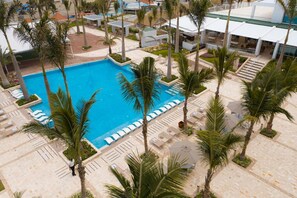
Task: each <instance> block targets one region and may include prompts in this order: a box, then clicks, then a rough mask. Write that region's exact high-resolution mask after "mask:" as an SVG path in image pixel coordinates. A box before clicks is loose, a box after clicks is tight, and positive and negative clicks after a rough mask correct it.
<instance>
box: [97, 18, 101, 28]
mask: <svg viewBox="0 0 297 198" xmlns="http://www.w3.org/2000/svg"><path fill="white" fill-rule="evenodd" d="M100 26H101V20H100V19H98V20H97V27H100Z"/></svg>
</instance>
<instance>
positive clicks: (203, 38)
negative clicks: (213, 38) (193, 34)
mask: <svg viewBox="0 0 297 198" xmlns="http://www.w3.org/2000/svg"><path fill="white" fill-rule="evenodd" d="M205 37H206V30H204V31H202V32H201V39H200V42H201V43H202V44H205Z"/></svg>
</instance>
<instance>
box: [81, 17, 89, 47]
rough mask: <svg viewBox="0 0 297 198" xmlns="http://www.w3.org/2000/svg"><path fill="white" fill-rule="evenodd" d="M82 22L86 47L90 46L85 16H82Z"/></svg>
mask: <svg viewBox="0 0 297 198" xmlns="http://www.w3.org/2000/svg"><path fill="white" fill-rule="evenodd" d="M81 24H82V28H83V33H84V45H85V47H88V46H89V45H88V41H87V35H86V29H85V22H84V18H83V17H82V18H81Z"/></svg>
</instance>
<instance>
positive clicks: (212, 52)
mask: <svg viewBox="0 0 297 198" xmlns="http://www.w3.org/2000/svg"><path fill="white" fill-rule="evenodd" d="M215 51H216V50H215V49H208V50H207V53H208V54H214V52H215Z"/></svg>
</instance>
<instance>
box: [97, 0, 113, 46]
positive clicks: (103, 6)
mask: <svg viewBox="0 0 297 198" xmlns="http://www.w3.org/2000/svg"><path fill="white" fill-rule="evenodd" d="M96 6H97V7H98V9H99V12H100V13H101V14H102V16H103V21H104V32H105V41H104V42H105V43H108V39H109V37H108V29H107V20H106V15H107V13H108V10H109V7H110V1H108V0H96Z"/></svg>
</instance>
